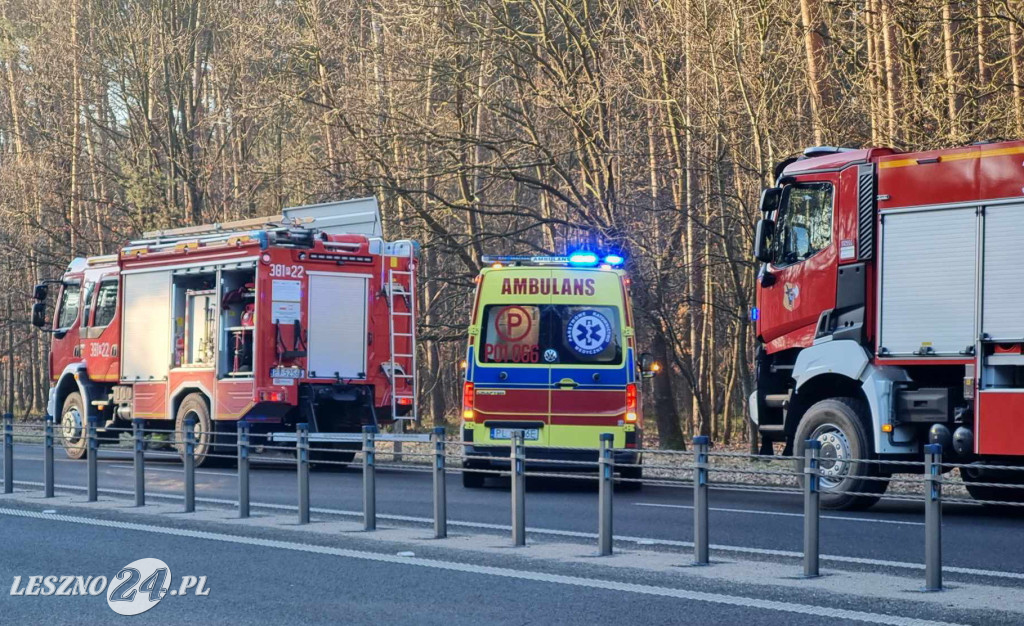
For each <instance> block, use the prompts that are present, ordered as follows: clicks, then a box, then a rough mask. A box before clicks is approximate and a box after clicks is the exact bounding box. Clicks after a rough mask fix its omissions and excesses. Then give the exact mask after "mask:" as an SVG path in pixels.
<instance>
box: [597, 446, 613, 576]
mask: <svg viewBox="0 0 1024 626" xmlns="http://www.w3.org/2000/svg"><path fill="white" fill-rule="evenodd" d="M612 437H613V435H612V434H611V433H601V452H600V454H601V456H600V458H599V459H598V470H599V471H600V475H601V477H600V482H598V487H597V489H598V494H597V499H598V507H597V548H598V551H599V553H600V555H601V556H609V555H610V554H611V553H612V492H613V491H614V488H615V485H614V483H613V481H612V475H613V474H614V473H615V463H614V461H613V460H612Z"/></svg>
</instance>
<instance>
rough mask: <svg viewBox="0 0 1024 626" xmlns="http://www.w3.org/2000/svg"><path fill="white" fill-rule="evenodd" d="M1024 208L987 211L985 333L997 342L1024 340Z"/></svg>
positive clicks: (982, 329) (983, 283)
mask: <svg viewBox="0 0 1024 626" xmlns="http://www.w3.org/2000/svg"><path fill="white" fill-rule="evenodd" d="M1021 246H1024V205H1020V204H1014V205H1007V206H994V207H988V208H987V209H985V247H984V250H985V265H984V268H983V271H984V274H983V275H982V276H983V278H982V287H983V292H982V323H981V331H982V332H983V333H986V334H987V335H988V336H989V338H990V339H991V340H994V341H1002V340H1006V341H1010V340H1012V341H1020V340H1021V339H1024V288H1022V284H1021V277H1022V276H1024V255H1022V254H1021Z"/></svg>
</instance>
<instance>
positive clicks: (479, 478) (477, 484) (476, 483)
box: [462, 468, 487, 489]
mask: <svg viewBox="0 0 1024 626" xmlns="http://www.w3.org/2000/svg"><path fill="white" fill-rule="evenodd" d="M485 478H487V474H481V473H480V472H471V471H469V468H463V469H462V486H463V487H465V488H466V489H480V488H481V487H483V486H484V479H485Z"/></svg>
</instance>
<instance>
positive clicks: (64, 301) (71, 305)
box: [57, 283, 82, 329]
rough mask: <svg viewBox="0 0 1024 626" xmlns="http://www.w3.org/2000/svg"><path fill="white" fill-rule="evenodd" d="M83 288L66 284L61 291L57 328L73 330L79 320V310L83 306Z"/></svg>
mask: <svg viewBox="0 0 1024 626" xmlns="http://www.w3.org/2000/svg"><path fill="white" fill-rule="evenodd" d="M81 296H82V288H81V287H80V286H79V285H71V284H67V283H65V284H64V289H63V290H62V291H61V295H60V304H59V305H58V313H57V328H60V329H66V328H71V325H72V324H74V323H75V320H76V319H78V308H79V305H80V304H81Z"/></svg>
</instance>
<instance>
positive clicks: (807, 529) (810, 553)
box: [804, 439, 821, 578]
mask: <svg viewBox="0 0 1024 626" xmlns="http://www.w3.org/2000/svg"><path fill="white" fill-rule="evenodd" d="M820 450H821V442H820V441H818V440H817V439H808V440H807V447H806V448H804V577H805V578H817V577H818V576H819V573H818V562H819V559H818V547H819V545H820V543H819V538H820V534H819V532H818V522H819V520H820V517H819V511H820V508H819V504H820V500H821V494H820V492H819V487H820V484H819V482H818V481H819V472H818V454H819V451H820Z"/></svg>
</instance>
